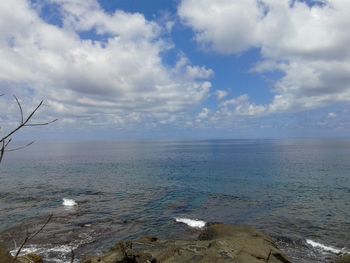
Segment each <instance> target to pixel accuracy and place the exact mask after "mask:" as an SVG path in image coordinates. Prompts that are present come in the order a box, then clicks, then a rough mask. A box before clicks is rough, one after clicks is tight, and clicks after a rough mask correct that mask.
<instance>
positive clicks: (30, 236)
mask: <svg viewBox="0 0 350 263" xmlns="http://www.w3.org/2000/svg"><path fill="white" fill-rule="evenodd" d="M52 216H53V214H50V216H49V217H48V218H47V220H46V222H45V224H43V225H42V227H41V228H40V229H39V230H38V231H36V232H35V233H34V234H32V235H30V234H29V233H27V235H26V237H25V239H24V240H23V242H22V244H21V246H20V247H19V249H18V250H17V253H16V255H15V256H14V257H13V259H12V261H11V263H14V262H15V261H16V259H17V258H18V255H19V254H20V253H21V250H22V249H23V247H24V245H25V244H26V243H27V242H28V241H30V240H31V239H33V238H34V237H35V236H37V235H38V234H39V233H40V232H41V231H42V230H43V229H44V228H45V226H46V225H47V224H48V223H49V222H50V220H51V219H52Z"/></svg>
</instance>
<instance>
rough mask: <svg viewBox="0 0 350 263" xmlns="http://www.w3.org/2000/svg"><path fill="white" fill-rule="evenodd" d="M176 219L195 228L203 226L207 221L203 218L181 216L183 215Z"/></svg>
mask: <svg viewBox="0 0 350 263" xmlns="http://www.w3.org/2000/svg"><path fill="white" fill-rule="evenodd" d="M175 221H176V222H178V223H184V224H186V225H188V226H190V227H193V228H203V227H205V225H206V222H204V221H202V220H194V219H189V218H181V217H176V218H175Z"/></svg>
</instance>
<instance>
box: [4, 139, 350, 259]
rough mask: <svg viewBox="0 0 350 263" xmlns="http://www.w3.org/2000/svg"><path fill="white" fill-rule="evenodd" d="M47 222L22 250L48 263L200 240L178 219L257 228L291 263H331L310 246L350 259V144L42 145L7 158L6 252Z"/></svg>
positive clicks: (335, 141)
mask: <svg viewBox="0 0 350 263" xmlns="http://www.w3.org/2000/svg"><path fill="white" fill-rule="evenodd" d="M63 198H67V199H73V200H75V201H76V202H77V204H78V205H76V206H71V207H69V206H63V200H62V199H63ZM49 213H53V214H54V218H53V219H52V221H51V222H50V224H49V225H48V226H47V228H46V229H45V231H43V232H42V233H41V234H40V235H38V237H37V238H36V239H35V240H33V242H32V243H31V246H29V247H27V249H32V250H37V249H39V252H40V253H42V254H43V255H44V256H45V257H46V258H48V259H49V260H51V261H52V262H54V261H55V262H64V261H67V262H69V257H70V250H71V249H72V248H73V249H74V250H75V255H76V257H77V258H81V257H82V256H83V255H84V254H86V253H88V252H91V251H93V252H98V251H103V250H105V249H107V248H108V247H110V246H111V245H113V244H114V243H115V242H116V241H117V240H121V239H134V238H138V237H141V236H143V235H157V236H159V237H162V238H191V237H194V236H196V235H197V234H198V231H199V230H198V229H195V228H190V227H189V226H187V225H186V224H183V223H181V222H176V221H175V218H189V219H199V220H203V221H206V222H209V221H216V222H217V221H220V222H224V223H232V224H244V225H251V226H255V227H257V228H259V229H262V230H263V231H265V232H266V233H268V234H270V235H271V236H273V237H274V238H276V240H277V241H278V244H279V245H280V246H281V248H282V249H284V250H285V252H286V253H287V255H288V256H289V257H290V258H291V259H292V260H293V262H332V260H333V259H334V258H335V257H336V255H335V253H333V252H334V251H333V252H332V251H331V250H329V251H326V250H327V249H324V247H323V248H322V246H313V244H316V243H319V244H322V245H323V246H326V247H330V248H334V249H340V250H341V249H343V250H342V251H343V252H345V251H349V250H350V239H349V236H350V141H347V140H218V141H183V142H128V143H121V142H90V143H45V144H44V143H42V144H36V145H33V146H32V147H30V148H28V149H25V150H22V151H18V152H14V153H11V154H10V153H9V154H8V155H7V156H6V157H5V160H4V163H3V166H2V167H1V168H0V231H1V234H0V239H1V240H4V241H6V243H7V244H9V246H10V248H11V249H14V248H15V247H16V246H18V243H20V242H21V239H22V238H23V235H24V233H25V229H26V228H29V229H30V230H31V228H32V227H33V226H35V225H36V224H37V225H40V224H41V223H42V222H43V221H45V217H46V216H47V215H48V214H49ZM306 240H311V241H312V242H314V243H312V242H306ZM315 242H316V243H315Z"/></svg>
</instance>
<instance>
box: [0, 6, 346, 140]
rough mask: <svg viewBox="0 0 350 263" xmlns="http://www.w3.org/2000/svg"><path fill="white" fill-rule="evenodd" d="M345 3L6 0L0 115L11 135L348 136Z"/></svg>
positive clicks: (0, 31) (0, 42)
mask: <svg viewBox="0 0 350 263" xmlns="http://www.w3.org/2000/svg"><path fill="white" fill-rule="evenodd" d="M349 12H350V3H349V1H346V0H319V1H316V0H315V1H311V0H310V1H298V0H295V1H290V0H262V1H257V0H247V1H238V0H220V1H212V0H177V1H171V0H152V1H144V0H114V1H109V0H108V1H107V0H100V1H97V0H84V1H83V0H75V1H73V0H32V1H29V0H14V1H2V3H0V19H1V20H2V21H0V22H1V23H0V51H1V52H0V72H1V73H0V93H4V94H5V96H3V97H1V104H0V111H1V113H2V114H1V116H0V121H1V124H2V127H3V132H5V131H6V129H10V128H11V127H14V126H15V125H16V124H17V122H18V108H17V105H16V103H15V102H14V101H13V97H12V94H16V95H17V96H18V97H19V98H20V99H21V102H22V104H23V106H24V108H25V109H26V110H27V112H29V111H30V109H31V108H32V107H33V105H35V104H36V103H38V102H39V101H40V100H41V99H43V100H45V105H46V106H45V107H44V108H43V109H41V112H40V113H39V114H38V115H37V116H36V118H37V120H42V121H46V120H50V119H54V118H58V119H59V121H58V122H57V123H55V124H52V125H51V126H49V127H44V128H40V129H27V130H25V131H24V132H23V133H22V134H20V135H19V138H24V139H26V138H30V137H31V138H32V137H37V138H46V139H54V140H66V139H69V140H75V139H87V140H89V139H196V138H197V139H212V138H279V137H283V138H285V137H344V136H348V134H349V130H350V122H349V121H350V120H349V117H348V115H349V114H348V112H349V101H350V86H349V83H350V77H349V76H350V74H349V73H350V51H349V49H348V47H349V46H350V33H349V32H348V30H347V28H348V25H350V18H349V16H348V13H349Z"/></svg>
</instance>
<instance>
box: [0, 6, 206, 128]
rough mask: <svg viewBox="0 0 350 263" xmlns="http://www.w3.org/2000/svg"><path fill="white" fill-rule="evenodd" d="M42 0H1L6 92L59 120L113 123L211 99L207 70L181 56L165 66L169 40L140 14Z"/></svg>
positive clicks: (1, 70)
mask: <svg viewBox="0 0 350 263" xmlns="http://www.w3.org/2000/svg"><path fill="white" fill-rule="evenodd" d="M39 3H40V2H39ZM42 3H43V4H42V5H39V4H36V5H34V4H31V3H30V2H29V1H25V0H14V1H1V2H0V17H1V23H0V50H1V52H0V84H1V88H2V90H3V91H4V92H6V91H7V92H10V93H15V94H17V95H18V96H19V97H22V99H25V98H28V97H30V98H35V97H36V98H38V99H39V98H40V99H41V98H43V99H45V100H46V103H47V104H49V105H50V108H49V109H48V110H47V112H48V113H49V114H50V115H52V116H53V115H56V116H57V115H58V116H59V118H60V119H61V123H62V121H63V122H65V121H66V122H73V121H76V120H77V118H80V121H82V120H85V121H87V122H88V123H90V124H102V123H109V124H111V125H113V124H114V125H116V126H118V125H119V126H123V125H126V124H128V123H133V122H140V121H142V120H145V119H152V120H157V121H165V120H168V119H169V118H170V115H176V114H181V113H183V112H186V111H189V110H191V109H192V108H193V107H195V106H196V105H198V104H200V103H201V102H202V101H203V100H204V99H206V97H207V96H208V94H209V90H210V87H211V83H210V82H208V81H207V79H208V78H210V77H211V76H212V75H213V72H212V70H210V69H207V68H205V67H199V66H195V65H191V63H190V61H189V60H188V59H186V57H184V56H183V55H181V56H180V58H179V62H178V63H177V64H176V65H174V66H168V65H166V64H165V63H164V62H163V60H162V55H163V53H164V52H167V51H168V50H169V49H171V48H172V43H170V42H169V41H166V40H165V39H167V38H166V37H164V35H163V34H166V32H164V31H165V30H164V29H163V28H162V27H161V26H160V25H159V24H157V23H156V22H153V21H148V20H146V19H145V17H144V16H143V15H142V14H139V13H127V12H124V11H120V10H118V11H116V12H114V13H112V14H109V13H106V12H105V11H104V10H102V9H101V7H100V5H99V4H98V2H97V1H95V0H86V1H85V0H84V1H68V0H51V1H47V2H42ZM45 5H50V7H52V8H55V9H56V10H57V12H58V17H59V19H60V23H61V25H60V26H58V25H54V24H50V23H48V22H47V21H45V20H44V19H43V18H42V17H41V15H40V12H41V9H42V8H44V7H45ZM14 7H15V9H16V10H15V12H14V11H13V9H14ZM28 94H30V96H27V95H28ZM28 99H29V98H28ZM29 103H30V102H29ZM172 118H174V117H172Z"/></svg>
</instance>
